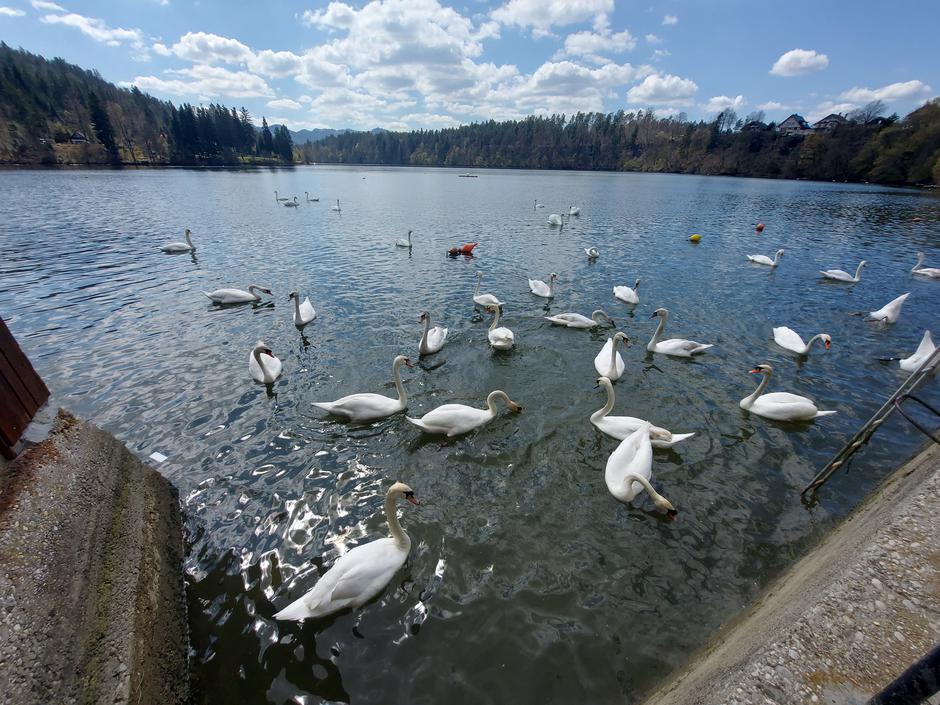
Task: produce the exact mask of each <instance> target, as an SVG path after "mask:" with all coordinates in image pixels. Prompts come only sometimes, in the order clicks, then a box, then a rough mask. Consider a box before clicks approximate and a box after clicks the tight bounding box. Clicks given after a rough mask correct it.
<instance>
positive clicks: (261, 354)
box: [248, 340, 281, 384]
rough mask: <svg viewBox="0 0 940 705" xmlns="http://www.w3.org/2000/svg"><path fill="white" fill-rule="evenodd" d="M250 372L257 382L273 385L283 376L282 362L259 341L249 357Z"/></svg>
mask: <svg viewBox="0 0 940 705" xmlns="http://www.w3.org/2000/svg"><path fill="white" fill-rule="evenodd" d="M248 372H249V374H251V377H252V379H254V380H255V382H259V383H261V384H271V383H272V382H273V381H274V380H276V379H277V378H278V377H280V376H281V361H280V360H278V359H277V357H275V355H274V353H273V352H271V348H269V347H268V346H267V345H265V344H264V343H262V342H261V341H260V340H259V341H258V342H257V343H255V347H254V348H252V350H251V353H249V355H248Z"/></svg>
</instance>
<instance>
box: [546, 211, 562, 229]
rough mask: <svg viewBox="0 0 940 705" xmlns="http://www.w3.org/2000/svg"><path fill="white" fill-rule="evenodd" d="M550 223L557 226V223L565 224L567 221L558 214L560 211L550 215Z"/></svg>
mask: <svg viewBox="0 0 940 705" xmlns="http://www.w3.org/2000/svg"><path fill="white" fill-rule="evenodd" d="M548 224H549V225H553V226H555V225H564V224H565V223H564V221H563V220H562V218H561V216H560V215H558V213H552V214H551V215H550V216H548Z"/></svg>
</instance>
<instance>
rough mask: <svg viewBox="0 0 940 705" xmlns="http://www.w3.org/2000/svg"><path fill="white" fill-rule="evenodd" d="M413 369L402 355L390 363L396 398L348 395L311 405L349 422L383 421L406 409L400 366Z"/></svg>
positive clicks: (377, 395)
mask: <svg viewBox="0 0 940 705" xmlns="http://www.w3.org/2000/svg"><path fill="white" fill-rule="evenodd" d="M402 365H407V366H408V367H414V365H413V364H411V360H409V359H408V358H407V357H405V356H404V355H399V356H398V357H396V358H395V359H394V360H393V361H392V379H394V380H395V389H397V390H398V398H397V399H394V398H392V397H387V396H385V395H384V394H372V393H371V392H366V393H363V394H349V395H347V396H345V397H341V398H340V399H337V400H336V401H315V402H313V405H314V406H315V407H317V408H318V409H323V410H324V411H328V412H329V413H331V414H335V415H336V416H345V417H346V418H347V419H349V420H350V421H353V422H356V423H359V422H362V421H373V420H375V419H384V418H385V417H386V416H391V415H392V414H397V413H398V412H399V411H403V410H405V409H407V408H408V394H407V393H406V392H405V386H404V385H403V384H402V383H401V366H402Z"/></svg>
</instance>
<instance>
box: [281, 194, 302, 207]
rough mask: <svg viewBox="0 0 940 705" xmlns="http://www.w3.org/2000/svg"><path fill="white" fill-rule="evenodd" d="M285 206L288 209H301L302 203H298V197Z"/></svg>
mask: <svg viewBox="0 0 940 705" xmlns="http://www.w3.org/2000/svg"><path fill="white" fill-rule="evenodd" d="M284 205H285V206H286V207H288V208H300V203H298V201H297V196H294V200H293V201H287V202H286V203H285V204H284Z"/></svg>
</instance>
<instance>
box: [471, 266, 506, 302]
mask: <svg viewBox="0 0 940 705" xmlns="http://www.w3.org/2000/svg"><path fill="white" fill-rule="evenodd" d="M482 282H483V272H477V288H476V291H474V292H473V303H475V304H479V305H480V306H502V305H503V302H502V301H500V300H499V299H497V298H496V297H495V296H493V295H492V294H481V293H480V284H481V283H482Z"/></svg>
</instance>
